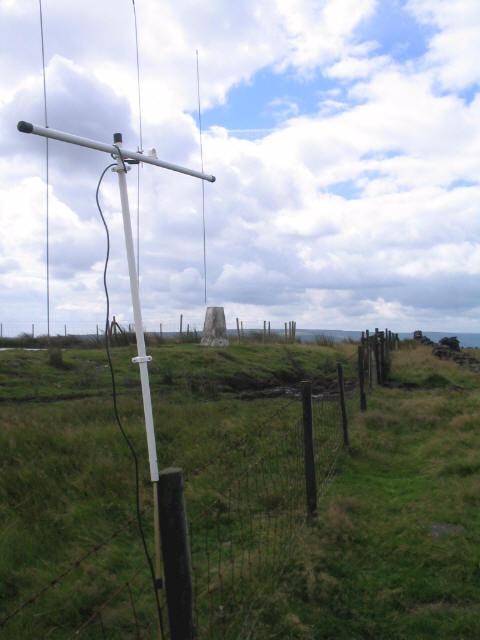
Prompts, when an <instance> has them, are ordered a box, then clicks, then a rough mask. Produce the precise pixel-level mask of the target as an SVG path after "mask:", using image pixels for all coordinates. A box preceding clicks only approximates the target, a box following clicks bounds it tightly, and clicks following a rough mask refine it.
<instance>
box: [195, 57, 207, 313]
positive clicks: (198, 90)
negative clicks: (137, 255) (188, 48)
mask: <svg viewBox="0 0 480 640" xmlns="http://www.w3.org/2000/svg"><path fill="white" fill-rule="evenodd" d="M196 54H197V96H198V129H199V132H200V160H201V163H202V173H203V144H202V110H201V108H200V73H199V69H198V49H196ZM200 182H201V183H202V226H203V282H204V298H205V306H206V304H207V246H206V240H205V236H206V233H205V184H204V181H203V180H200Z"/></svg>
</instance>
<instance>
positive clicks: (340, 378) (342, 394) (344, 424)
mask: <svg viewBox="0 0 480 640" xmlns="http://www.w3.org/2000/svg"><path fill="white" fill-rule="evenodd" d="M337 373H338V390H339V392H340V393H339V396H340V408H341V410H342V427H343V446H344V447H345V448H348V447H349V445H350V442H349V440H348V420H347V407H346V405H345V387H344V384H343V367H342V365H341V363H340V362H338V363H337Z"/></svg>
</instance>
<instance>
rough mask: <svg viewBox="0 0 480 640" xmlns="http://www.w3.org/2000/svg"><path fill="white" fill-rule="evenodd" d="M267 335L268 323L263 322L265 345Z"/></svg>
mask: <svg viewBox="0 0 480 640" xmlns="http://www.w3.org/2000/svg"><path fill="white" fill-rule="evenodd" d="M266 335H267V321H266V320H264V321H263V344H265V337H266Z"/></svg>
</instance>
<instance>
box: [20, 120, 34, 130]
mask: <svg viewBox="0 0 480 640" xmlns="http://www.w3.org/2000/svg"><path fill="white" fill-rule="evenodd" d="M17 129H18V130H19V131H21V132H22V133H33V124H32V123H31V122H25V120H20V122H19V123H18V124H17Z"/></svg>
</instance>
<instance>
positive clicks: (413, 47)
mask: <svg viewBox="0 0 480 640" xmlns="http://www.w3.org/2000/svg"><path fill="white" fill-rule="evenodd" d="M405 5H406V2H405V1H404V0H403V1H401V0H381V1H380V2H378V3H377V7H376V10H375V13H374V14H373V15H372V16H371V17H370V18H369V19H367V20H365V21H362V22H361V23H360V24H359V26H358V28H357V30H356V32H355V35H356V39H357V40H358V41H359V42H365V41H368V40H373V41H375V42H378V45H379V46H378V48H377V49H375V51H374V53H375V54H376V55H389V56H391V57H392V58H393V60H395V62H398V63H403V62H406V61H407V60H412V59H415V58H419V57H421V56H423V55H424V54H425V53H426V51H427V49H428V41H429V40H430V38H431V37H432V35H433V34H434V33H435V32H436V29H435V28H434V26H433V25H426V24H421V23H419V22H417V21H416V20H415V18H414V17H413V16H412V14H411V13H410V12H409V11H407V9H406V8H405Z"/></svg>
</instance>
